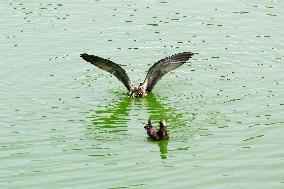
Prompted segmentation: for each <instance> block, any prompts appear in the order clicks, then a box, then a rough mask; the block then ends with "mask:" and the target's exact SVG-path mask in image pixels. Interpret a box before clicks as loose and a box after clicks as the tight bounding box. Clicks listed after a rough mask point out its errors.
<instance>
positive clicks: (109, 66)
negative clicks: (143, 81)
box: [80, 53, 131, 91]
mask: <svg viewBox="0 0 284 189" xmlns="http://www.w3.org/2000/svg"><path fill="white" fill-rule="evenodd" d="M80 57H82V58H83V59H84V60H85V61H87V62H89V63H91V64H93V65H95V66H97V67H98V68H100V69H102V70H105V71H107V72H109V73H111V74H113V75H114V76H115V77H116V78H117V79H118V80H119V81H121V82H122V83H123V85H124V86H125V87H126V88H127V89H128V90H129V91H130V85H131V80H130V78H129V76H128V75H127V73H126V72H125V70H124V69H123V68H122V67H120V66H119V65H118V64H116V63H114V62H112V61H110V60H107V59H104V58H101V57H98V56H94V55H88V54H86V53H83V54H81V55H80Z"/></svg>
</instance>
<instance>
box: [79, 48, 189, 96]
mask: <svg viewBox="0 0 284 189" xmlns="http://www.w3.org/2000/svg"><path fill="white" fill-rule="evenodd" d="M193 54H194V53H191V52H183V53H178V54H175V55H172V56H170V57H166V58H164V59H162V60H160V61H158V62H157V63H155V64H154V65H153V66H152V67H151V68H150V69H149V70H148V73H147V75H146V78H145V80H144V82H143V83H140V84H139V85H137V84H135V83H133V82H132V81H131V80H130V78H129V76H128V75H127V73H126V71H125V70H124V69H123V68H122V67H120V66H119V65H118V64H116V63H114V62H112V61H110V60H107V59H104V58H101V57H98V56H94V55H88V54H86V53H83V54H81V55H80V56H81V57H82V58H83V59H84V60H85V61H87V62H90V63H91V64H93V65H95V66H97V67H98V68H100V69H103V70H105V71H107V72H109V73H111V74H113V75H114V76H115V77H116V78H117V79H118V80H120V81H121V82H122V83H123V84H124V86H125V87H126V88H127V90H128V91H129V95H130V96H131V97H144V96H147V93H148V92H151V91H152V90H153V88H154V87H155V85H156V84H157V83H158V81H159V80H160V79H161V78H162V77H163V76H164V75H165V74H166V73H168V72H170V71H172V70H174V69H176V68H178V67H179V66H181V65H182V64H184V63H185V62H186V61H188V59H189V58H191V56H192V55H193Z"/></svg>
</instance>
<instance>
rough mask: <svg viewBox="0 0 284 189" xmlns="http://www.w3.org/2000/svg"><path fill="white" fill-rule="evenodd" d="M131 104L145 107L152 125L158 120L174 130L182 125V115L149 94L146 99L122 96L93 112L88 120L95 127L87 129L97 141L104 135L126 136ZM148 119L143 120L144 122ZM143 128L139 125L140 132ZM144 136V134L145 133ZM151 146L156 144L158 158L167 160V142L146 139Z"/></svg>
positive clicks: (156, 96)
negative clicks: (165, 121) (102, 108)
mask: <svg viewBox="0 0 284 189" xmlns="http://www.w3.org/2000/svg"><path fill="white" fill-rule="evenodd" d="M132 104H135V105H138V106H139V105H142V107H145V108H146V110H147V112H148V114H149V116H148V117H150V118H151V119H152V120H153V122H154V123H158V122H159V120H160V119H165V120H167V121H168V122H169V123H171V124H170V128H169V130H171V129H174V127H175V126H176V125H180V124H183V125H185V123H183V121H182V119H180V118H182V114H181V113H177V112H176V110H175V109H174V108H171V107H169V106H167V105H166V104H163V103H162V102H161V100H160V97H159V96H158V95H156V94H153V93H149V94H148V96H147V97H146V98H138V99H133V98H129V97H128V96H126V95H125V96H122V97H121V98H120V99H119V100H118V101H117V102H114V103H113V104H111V105H109V106H108V107H107V108H106V109H104V110H95V114H93V115H91V116H90V117H89V118H91V120H92V125H94V126H95V127H92V128H89V129H92V131H94V133H96V135H97V137H96V139H97V140H106V138H105V135H104V137H103V136H100V134H104V133H116V135H126V134H127V130H128V129H127V123H128V121H129V112H130V110H131V107H132ZM148 117H146V118H145V122H146V121H147V119H148ZM142 128H143V126H142V125H141V132H145V131H144V130H142ZM145 136H146V132H145ZM148 142H149V143H151V144H158V146H159V148H160V156H161V158H162V159H166V158H167V151H168V150H167V146H168V141H167V140H162V141H153V140H151V139H148Z"/></svg>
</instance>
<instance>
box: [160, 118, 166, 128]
mask: <svg viewBox="0 0 284 189" xmlns="http://www.w3.org/2000/svg"><path fill="white" fill-rule="evenodd" d="M159 123H160V128H161V129H163V128H164V127H166V126H167V123H166V121H165V120H163V119H162V120H161V121H160V122H159Z"/></svg>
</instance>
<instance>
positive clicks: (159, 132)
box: [144, 119, 170, 140]
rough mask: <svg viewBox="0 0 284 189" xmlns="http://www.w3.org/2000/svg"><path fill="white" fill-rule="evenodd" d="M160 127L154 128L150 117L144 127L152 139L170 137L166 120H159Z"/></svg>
mask: <svg viewBox="0 0 284 189" xmlns="http://www.w3.org/2000/svg"><path fill="white" fill-rule="evenodd" d="M159 123H160V128H159V129H157V128H154V127H153V125H152V122H151V119H149V120H148V124H147V125H146V126H145V127H144V128H145V129H146V130H147V135H148V136H149V137H150V138H152V139H154V140H163V139H166V140H168V139H169V138H170V136H169V133H168V131H167V129H166V121H165V120H161V121H160V122H159Z"/></svg>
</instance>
